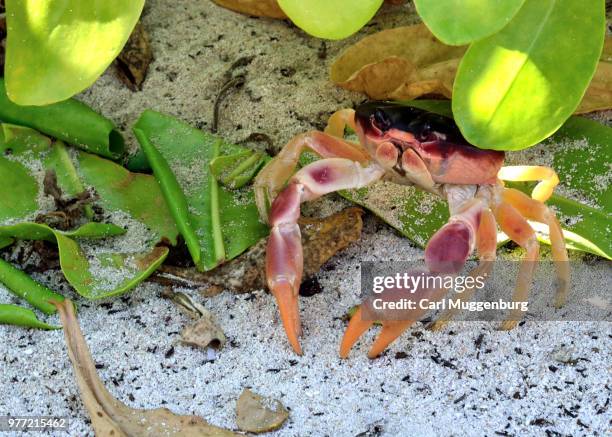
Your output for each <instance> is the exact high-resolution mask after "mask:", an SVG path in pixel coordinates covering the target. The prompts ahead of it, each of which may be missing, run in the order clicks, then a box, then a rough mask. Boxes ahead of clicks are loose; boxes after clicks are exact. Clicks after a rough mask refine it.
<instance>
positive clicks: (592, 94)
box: [575, 36, 612, 114]
mask: <svg viewBox="0 0 612 437" xmlns="http://www.w3.org/2000/svg"><path fill="white" fill-rule="evenodd" d="M610 108H612V36H608V37H606V41H605V43H604V48H603V52H602V54H601V58H600V59H599V64H597V70H595V75H594V76H593V79H591V83H590V84H589V87H588V88H587V90H586V93H585V94H584V97H583V98H582V101H581V102H580V105H578V108H577V109H576V112H575V113H576V114H585V113H587V112H593V111H601V110H603V109H610Z"/></svg>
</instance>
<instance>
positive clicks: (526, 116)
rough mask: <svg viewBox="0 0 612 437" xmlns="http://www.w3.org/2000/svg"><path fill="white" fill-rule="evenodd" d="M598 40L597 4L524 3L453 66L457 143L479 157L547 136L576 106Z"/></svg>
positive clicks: (601, 26)
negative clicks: (466, 145) (468, 146)
mask: <svg viewBox="0 0 612 437" xmlns="http://www.w3.org/2000/svg"><path fill="white" fill-rule="evenodd" d="M604 32H605V17H604V2H603V0H587V1H575V0H526V2H525V4H524V5H523V7H522V8H521V10H520V11H519V12H518V13H517V15H516V16H515V17H514V19H513V20H512V21H511V22H510V23H509V24H508V25H507V26H506V27H504V28H503V29H502V30H501V31H500V32H499V33H496V34H494V35H492V36H490V37H488V38H485V39H482V40H480V41H477V42H475V43H473V44H472V45H471V46H470V48H469V49H468V51H467V52H466V54H465V56H464V57H463V59H462V61H461V64H460V65H459V70H458V72H457V76H456V78H455V83H454V88H453V103H452V104H453V114H454V115H455V120H456V121H457V124H458V125H459V128H460V129H461V131H462V132H463V134H464V136H465V137H466V138H467V139H468V141H470V142H471V143H472V144H474V145H476V146H478V147H481V148H484V149H496V150H519V149H523V148H526V147H529V146H532V145H534V144H536V143H538V142H539V141H542V140H543V139H544V138H546V137H548V136H549V135H551V134H552V133H553V132H555V131H556V130H557V129H558V128H559V127H560V126H561V125H562V124H563V123H564V122H565V121H566V120H567V119H568V117H569V116H570V115H571V114H572V113H573V112H574V110H575V109H576V107H577V106H578V104H579V103H580V100H581V99H582V96H583V95H584V93H585V90H586V89H587V86H588V84H589V82H590V80H591V78H592V77H593V74H594V73H595V68H596V67H597V61H598V59H599V55H600V53H601V50H602V46H603V41H604Z"/></svg>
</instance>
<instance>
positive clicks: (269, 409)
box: [236, 388, 289, 433]
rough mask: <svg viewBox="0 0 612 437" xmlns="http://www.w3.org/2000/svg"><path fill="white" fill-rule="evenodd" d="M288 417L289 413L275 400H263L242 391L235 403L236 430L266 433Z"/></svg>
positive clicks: (258, 396)
mask: <svg viewBox="0 0 612 437" xmlns="http://www.w3.org/2000/svg"><path fill="white" fill-rule="evenodd" d="M288 417H289V411H287V409H286V408H285V407H284V406H283V404H281V403H280V401H277V400H276V399H271V398H264V397H263V396H260V395H258V394H257V393H253V392H252V391H251V390H249V389H248V388H247V389H244V391H243V392H242V394H241V395H240V397H239V398H238V402H236V422H237V424H238V428H240V429H241V430H243V431H247V432H254V433H260V432H268V431H273V430H275V429H278V428H280V427H281V426H282V424H283V423H285V420H287V418H288Z"/></svg>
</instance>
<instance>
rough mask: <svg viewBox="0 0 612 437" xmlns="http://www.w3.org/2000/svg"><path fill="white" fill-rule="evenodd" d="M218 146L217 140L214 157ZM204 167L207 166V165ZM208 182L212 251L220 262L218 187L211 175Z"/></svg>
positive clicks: (221, 259)
mask: <svg viewBox="0 0 612 437" xmlns="http://www.w3.org/2000/svg"><path fill="white" fill-rule="evenodd" d="M220 144H221V140H218V141H216V142H215V143H214V144H213V146H212V154H213V156H214V157H217V156H219V145H220ZM205 165H208V163H206V164H205ZM208 181H209V182H208V183H209V184H210V219H211V224H212V236H213V250H214V256H215V260H216V261H217V262H221V261H223V259H224V258H225V247H224V245H223V233H222V230H221V217H220V213H219V185H218V183H217V179H215V176H214V175H213V174H212V173H210V174H209V175H208Z"/></svg>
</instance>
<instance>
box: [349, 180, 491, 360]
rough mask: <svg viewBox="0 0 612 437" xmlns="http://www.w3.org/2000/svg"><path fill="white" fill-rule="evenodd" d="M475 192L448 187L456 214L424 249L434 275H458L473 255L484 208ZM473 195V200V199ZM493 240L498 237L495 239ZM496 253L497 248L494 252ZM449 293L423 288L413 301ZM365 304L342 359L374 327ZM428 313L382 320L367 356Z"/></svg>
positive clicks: (421, 311) (353, 322)
mask: <svg viewBox="0 0 612 437" xmlns="http://www.w3.org/2000/svg"><path fill="white" fill-rule="evenodd" d="M474 193H475V188H474V187H469V186H466V187H453V188H449V190H448V197H449V203H450V205H451V212H452V213H453V215H452V216H451V218H450V219H449V222H448V223H447V224H446V225H444V226H443V227H442V228H440V230H438V232H436V234H434V236H433V237H432V238H431V240H430V241H429V243H428V245H427V248H426V249H425V262H426V264H427V267H428V269H429V271H430V272H431V273H432V274H434V275H435V274H439V273H451V274H455V273H457V272H459V271H460V270H461V269H462V268H463V266H464V265H465V262H466V260H467V258H468V256H469V255H470V254H471V253H472V251H473V249H474V246H475V243H476V229H478V228H479V225H480V217H481V215H482V211H483V209H484V205H483V202H482V200H480V199H476V198H474V197H473V195H474ZM470 196H472V197H471V198H470ZM466 199H467V200H466ZM494 223H495V222H494V221H493V229H494V230H493V234H494V235H496V233H495V225H494ZM489 232H490V230H489ZM494 239H495V237H493V240H494ZM490 240H491V236H490V235H488V234H487V236H486V238H485V239H483V240H482V250H486V251H487V252H489V251H490V248H489V246H490V244H491V243H490ZM494 252H495V249H493V253H494ZM481 269H482V270H483V271H484V269H485V267H481ZM447 291H448V290H447V289H445V288H440V289H421V290H417V291H416V293H418V294H416V293H415V295H413V299H416V300H418V299H428V300H429V301H430V302H431V301H436V300H439V299H441V298H442V297H444V295H445V294H446V293H447ZM416 300H415V301H416ZM363 305H364V304H362V305H361V306H360V309H359V310H358V311H357V312H356V313H355V314H354V315H353V317H352V318H351V321H350V322H349V326H348V328H347V330H346V332H345V334H344V337H343V339H342V342H341V344H340V356H341V357H342V358H346V357H347V356H348V354H349V352H350V350H351V348H352V347H353V345H354V344H355V343H356V342H357V340H359V337H361V335H363V333H364V332H365V331H367V330H368V329H369V328H370V327H371V326H372V324H373V321H372V320H366V319H364V317H363ZM426 312H427V310H426V309H421V308H417V309H414V310H411V311H409V314H406V317H405V320H384V321H382V325H383V328H382V330H381V332H380V334H379V335H378V338H377V339H376V340H375V341H374V344H373V345H372V347H371V349H370V351H369V352H368V357H370V358H375V357H377V356H378V355H380V353H382V351H384V350H385V349H386V348H387V346H389V344H391V343H392V342H393V341H394V340H395V339H396V338H397V337H399V336H400V335H401V334H402V333H403V332H404V331H405V330H406V329H408V327H410V326H411V325H412V324H413V323H414V322H415V321H416V320H419V318H421V317H422V316H423V315H424V314H425V313H426ZM369 319H371V318H369Z"/></svg>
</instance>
